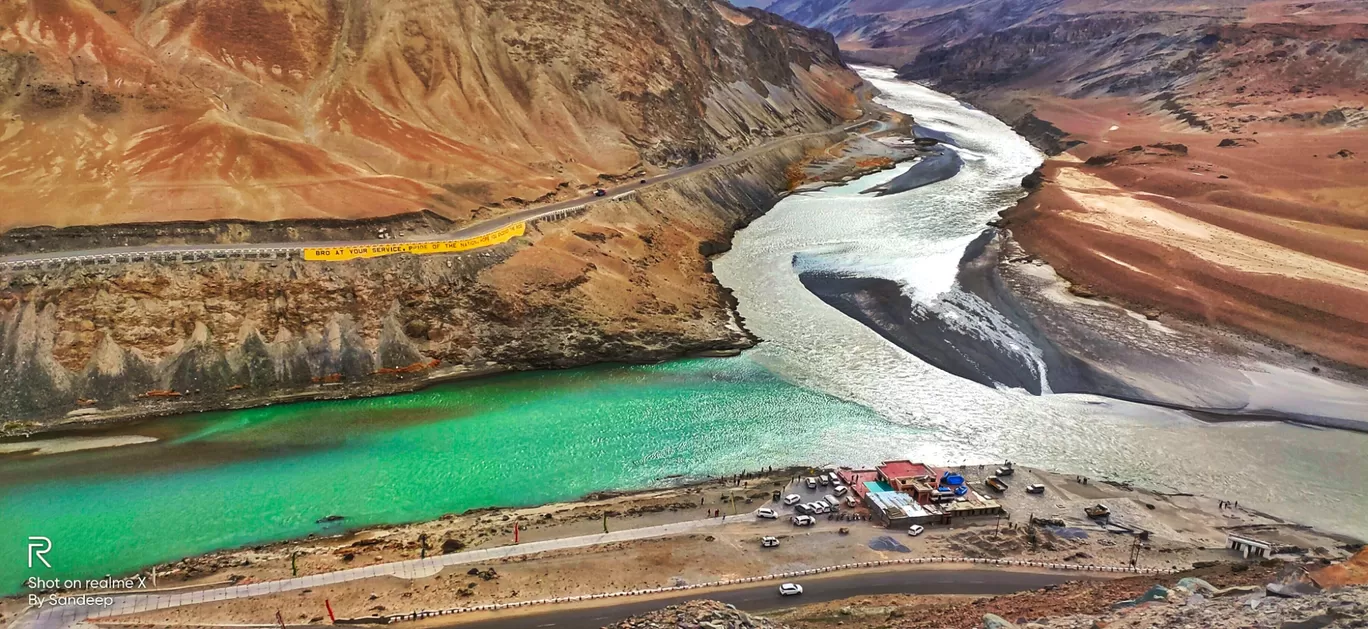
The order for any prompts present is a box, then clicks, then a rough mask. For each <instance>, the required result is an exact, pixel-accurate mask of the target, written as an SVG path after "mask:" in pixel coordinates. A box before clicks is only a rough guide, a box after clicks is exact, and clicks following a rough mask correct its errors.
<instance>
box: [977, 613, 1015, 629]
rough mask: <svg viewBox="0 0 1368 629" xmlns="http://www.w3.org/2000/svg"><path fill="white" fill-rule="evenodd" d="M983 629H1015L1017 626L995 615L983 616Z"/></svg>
mask: <svg viewBox="0 0 1368 629" xmlns="http://www.w3.org/2000/svg"><path fill="white" fill-rule="evenodd" d="M983 629H1017V626H1016V625H1014V624H1012V623H1010V622H1007V619H1005V618H1003V617H1002V616H999V615H997V614H984V615H983Z"/></svg>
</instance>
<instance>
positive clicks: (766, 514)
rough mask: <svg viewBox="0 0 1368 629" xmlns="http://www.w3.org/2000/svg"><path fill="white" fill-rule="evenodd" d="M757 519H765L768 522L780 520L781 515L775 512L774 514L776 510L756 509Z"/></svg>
mask: <svg viewBox="0 0 1368 629" xmlns="http://www.w3.org/2000/svg"><path fill="white" fill-rule="evenodd" d="M755 517H757V518H764V519H766V520H778V519H779V514H778V513H775V512H774V509H771V508H769V507H764V508H761V509H756V510H755Z"/></svg>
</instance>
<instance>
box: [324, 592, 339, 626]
mask: <svg viewBox="0 0 1368 629" xmlns="http://www.w3.org/2000/svg"><path fill="white" fill-rule="evenodd" d="M323 606H324V607H326V608H328V622H331V623H332V624H334V625H335V624H337V616H334V615H333V611H332V603H331V602H329V601H328V599H326V598H325V599H323Z"/></svg>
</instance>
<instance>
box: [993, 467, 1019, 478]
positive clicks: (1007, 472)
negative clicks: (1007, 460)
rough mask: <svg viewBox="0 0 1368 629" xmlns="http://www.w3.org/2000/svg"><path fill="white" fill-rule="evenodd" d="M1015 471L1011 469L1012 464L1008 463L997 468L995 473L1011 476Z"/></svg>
mask: <svg viewBox="0 0 1368 629" xmlns="http://www.w3.org/2000/svg"><path fill="white" fill-rule="evenodd" d="M1015 473H1016V470H1014V469H1012V466H1010V465H1004V466H1002V467H999V468H997V475H998V476H1011V475H1012V474H1015Z"/></svg>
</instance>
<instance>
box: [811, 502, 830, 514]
mask: <svg viewBox="0 0 1368 629" xmlns="http://www.w3.org/2000/svg"><path fill="white" fill-rule="evenodd" d="M812 512H813V513H818V514H821V513H831V505H829V504H827V503H825V502H823V501H820V500H819V501H817V502H814V503H812Z"/></svg>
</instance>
